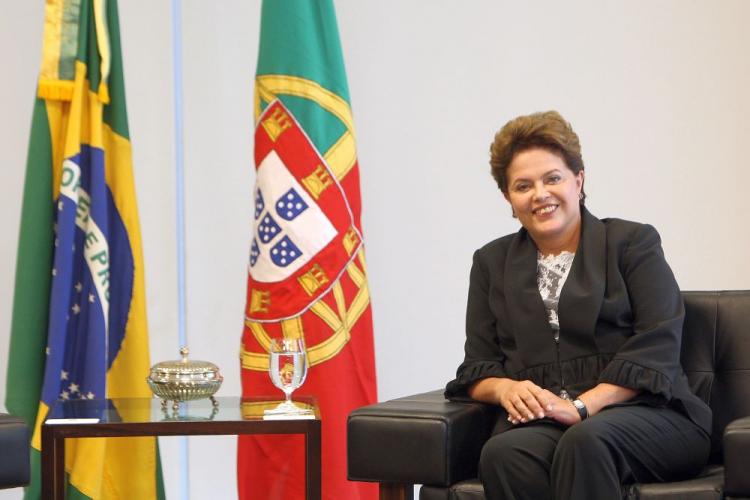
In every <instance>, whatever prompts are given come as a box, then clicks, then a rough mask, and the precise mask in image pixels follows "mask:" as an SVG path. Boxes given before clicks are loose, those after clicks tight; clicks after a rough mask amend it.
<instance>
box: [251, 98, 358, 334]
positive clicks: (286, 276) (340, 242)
mask: <svg viewBox="0 0 750 500" xmlns="http://www.w3.org/2000/svg"><path fill="white" fill-rule="evenodd" d="M258 123H259V125H258V127H257V128H256V130H255V165H256V174H257V176H256V178H257V182H256V189H255V213H254V215H255V231H254V234H253V242H252V246H251V253H250V266H249V267H248V290H247V296H248V301H247V309H246V316H247V319H248V320H250V321H257V322H260V323H264V322H276V321H280V320H284V319H289V318H292V317H294V316H298V315H300V314H302V313H303V312H305V311H306V310H307V309H308V308H309V307H310V306H311V305H312V304H313V303H315V301H317V300H318V299H319V298H320V297H321V296H323V295H325V294H326V293H328V292H329V291H330V290H331V287H332V286H333V285H334V283H336V282H337V281H338V279H339V277H340V276H341V274H342V273H343V272H344V270H345V268H346V266H347V265H348V264H349V263H350V262H351V261H352V259H354V257H355V256H356V255H357V251H358V250H359V248H360V246H361V242H362V237H361V235H360V232H359V230H358V229H357V227H356V226H355V224H354V218H353V215H352V211H351V208H350V207H349V203H348V202H347V199H346V194H345V193H344V190H343V188H342V187H341V185H340V184H339V182H338V180H337V179H336V177H335V176H334V174H333V173H332V172H331V171H330V169H329V168H328V166H327V165H326V162H325V160H324V159H323V158H322V157H321V156H320V154H319V153H318V151H317V150H316V149H315V147H314V146H313V145H312V143H311V142H310V140H309V139H308V137H307V136H306V135H305V132H304V131H303V130H302V128H301V127H300V126H299V124H298V123H297V121H296V120H295V119H294V116H293V115H292V114H291V112H290V111H289V110H288V109H287V108H286V107H284V105H283V104H282V103H281V102H280V101H279V100H276V101H274V102H273V103H271V104H270V105H269V106H268V107H267V108H266V109H265V111H264V113H263V114H262V115H261V117H260V120H259V122H258Z"/></svg>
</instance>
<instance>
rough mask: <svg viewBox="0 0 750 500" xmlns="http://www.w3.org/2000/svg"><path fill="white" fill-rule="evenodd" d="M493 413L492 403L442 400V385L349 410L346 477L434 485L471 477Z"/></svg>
mask: <svg viewBox="0 0 750 500" xmlns="http://www.w3.org/2000/svg"><path fill="white" fill-rule="evenodd" d="M496 417H497V409H496V408H493V407H491V406H489V405H485V404H482V403H476V402H468V403H461V402H453V401H447V400H446V399H445V398H444V397H443V391H442V390H439V391H433V392H427V393H424V394H417V395H414V396H408V397H405V398H399V399H393V400H390V401H386V402H383V403H378V404H375V405H371V406H365V407H362V408H359V409H357V410H354V411H353V412H352V413H351V414H350V415H349V420H348V423H347V433H348V443H347V459H348V477H349V479H350V480H354V481H376V482H386V483H410V484H431V485H437V486H448V485H450V484H453V483H455V482H457V481H461V480H463V479H467V478H471V477H476V476H477V464H478V463H479V454H480V453H481V451H482V446H483V445H484V442H485V441H486V440H487V439H488V438H489V436H490V433H491V432H492V428H493V426H494V424H495V420H496Z"/></svg>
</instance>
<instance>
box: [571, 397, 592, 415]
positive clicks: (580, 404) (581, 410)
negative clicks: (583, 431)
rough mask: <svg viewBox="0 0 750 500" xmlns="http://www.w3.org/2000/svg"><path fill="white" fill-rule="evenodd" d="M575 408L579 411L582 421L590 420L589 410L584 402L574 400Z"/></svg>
mask: <svg viewBox="0 0 750 500" xmlns="http://www.w3.org/2000/svg"><path fill="white" fill-rule="evenodd" d="M573 406H575V407H576V410H578V415H579V416H580V417H581V420H586V419H587V418H589V410H588V408H586V405H585V404H583V401H581V400H580V399H574V400H573Z"/></svg>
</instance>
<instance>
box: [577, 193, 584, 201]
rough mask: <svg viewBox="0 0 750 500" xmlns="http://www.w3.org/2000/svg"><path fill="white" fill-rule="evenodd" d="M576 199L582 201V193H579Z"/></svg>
mask: <svg viewBox="0 0 750 500" xmlns="http://www.w3.org/2000/svg"><path fill="white" fill-rule="evenodd" d="M578 199H579V200H582V199H583V192H581V193H578Z"/></svg>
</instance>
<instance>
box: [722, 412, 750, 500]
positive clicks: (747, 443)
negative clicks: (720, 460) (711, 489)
mask: <svg viewBox="0 0 750 500" xmlns="http://www.w3.org/2000/svg"><path fill="white" fill-rule="evenodd" d="M723 444H724V492H725V493H726V494H727V495H733V496H739V497H750V474H748V473H747V456H748V454H750V417H743V418H738V419H737V420H734V421H732V422H730V423H729V425H727V427H726V429H725V430H724V441H723Z"/></svg>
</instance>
